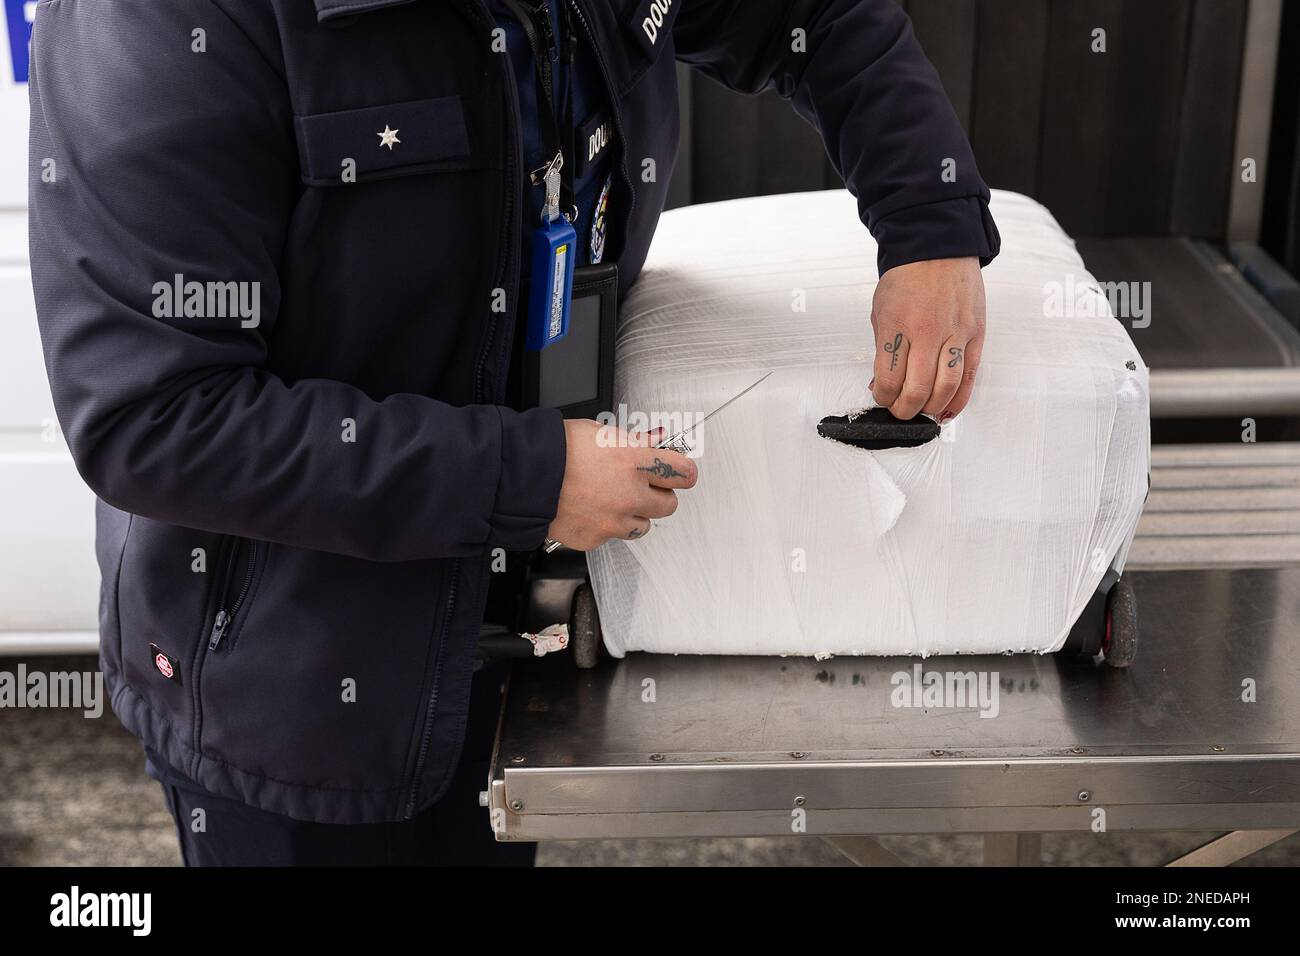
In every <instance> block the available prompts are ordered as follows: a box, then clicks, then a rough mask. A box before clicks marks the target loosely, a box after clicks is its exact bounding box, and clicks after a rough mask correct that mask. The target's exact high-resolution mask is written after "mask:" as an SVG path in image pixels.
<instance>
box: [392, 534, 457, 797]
mask: <svg viewBox="0 0 1300 956" xmlns="http://www.w3.org/2000/svg"><path fill="white" fill-rule="evenodd" d="M459 579H460V558H456V559H454V560H453V561H452V564H451V584H450V586H449V587H448V588H447V606H446V609H445V611H444V617H443V619H442V627H441V628H439V629H438V650H437V651H436V652H435V657H434V661H433V681H432V684H431V689H430V691H429V709H428V710H427V711H425V714H424V733H423V734H422V735H421V736H420V752H419V753H418V754H417V755H416V758H415V773H414V774H412V776H411V792H410V794H409V795H408V796H407V798H406V816H405V819H407V820H409V819H411V817H413V816H415V801H416V799H417V797H418V795H419V792H420V777H421V775H422V774H423V773H424V761H425V759H426V758H427V757H428V756H429V741H430V740H431V739H432V738H433V715H434V713H436V712H437V710H438V685H439V684H440V683H441V681H442V655H443V651H444V650H445V649H446V647H447V632H448V631H449V630H450V629H451V612H452V609H453V608H454V607H455V606H456V582H457V581H458V580H459Z"/></svg>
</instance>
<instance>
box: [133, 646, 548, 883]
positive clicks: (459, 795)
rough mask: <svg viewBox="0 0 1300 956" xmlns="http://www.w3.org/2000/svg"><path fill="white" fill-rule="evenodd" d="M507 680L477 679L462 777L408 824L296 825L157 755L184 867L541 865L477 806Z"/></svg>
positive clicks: (499, 673)
mask: <svg viewBox="0 0 1300 956" xmlns="http://www.w3.org/2000/svg"><path fill="white" fill-rule="evenodd" d="M503 678H504V673H503V670H502V668H500V667H488V668H484V669H483V670H480V671H479V672H478V673H477V674H475V675H474V683H473V690H472V692H471V696H470V709H469V721H468V724H467V726H466V729H465V747H464V749H463V750H462V752H461V756H460V763H459V764H458V765H457V768H456V773H455V776H454V777H453V778H452V781H451V784H450V786H449V787H448V788H447V792H446V793H445V794H443V796H442V799H440V800H439V801H438V802H437V803H435V804H434V805H433V806H431V807H428V808H426V809H425V810H423V811H421V812H420V813H418V814H416V815H415V816H414V817H412V818H411V819H410V820H405V821H402V822H400V823H363V824H333V823H307V822H304V821H301V820H293V819H291V818H289V817H285V816H281V815H280V814H278V813H268V812H267V811H265V810H259V809H257V808H256V807H250V806H248V805H246V804H244V803H241V802H239V801H238V800H230V799H228V798H226V797H219V796H217V795H216V794H213V793H210V792H208V791H207V790H204V789H203V788H202V787H200V786H199V785H198V784H196V783H194V782H193V781H192V780H189V779H188V778H186V777H184V776H182V775H180V774H178V773H177V772H176V771H175V770H174V769H172V768H171V767H169V766H166V765H165V764H163V762H162V761H161V760H160V759H159V758H158V757H157V756H156V755H154V754H148V770H149V775H150V776H152V777H154V778H155V779H157V780H158V781H159V782H160V783H161V784H162V788H163V793H164V795H165V796H166V798H167V809H168V810H170V811H171V814H172V816H173V817H174V818H175V820H176V833H177V835H178V836H179V838H180V844H181V859H182V860H183V861H184V863H185V865H186V866H532V865H533V858H534V856H535V855H536V853H537V845H536V844H534V843H498V842H496V839H495V838H494V836H493V834H492V829H491V825H490V821H489V819H488V810H487V808H485V807H480V806H479V802H478V795H479V791H481V790H485V789H486V788H487V785H488V772H489V763H490V761H491V757H492V742H493V739H494V737H495V735H496V721H497V715H498V712H499V710H500V706H501V683H502V680H503ZM199 809H201V810H202V811H203V813H202V814H199V815H196V814H195V813H194V811H195V810H199ZM199 820H201V821H202V828H201V829H200V830H199V832H195V827H196V824H197V821H199Z"/></svg>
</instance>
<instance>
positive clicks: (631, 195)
mask: <svg viewBox="0 0 1300 956" xmlns="http://www.w3.org/2000/svg"><path fill="white" fill-rule="evenodd" d="M564 2H565V3H567V5H568V6H569V8H570V9H571V10H572V11H573V14H574V16H575V17H577V19H578V23H579V24H581V26H582V32H583V33H585V34H586V35H587V43H588V44H589V45H590V46H591V52H592V54H593V55H594V56H595V57H596V65H597V66H598V67H600V76H601V79H603V80H604V81H605V94H606V95H607V96H608V97H609V111H610V114H611V115H612V116H613V117H614V129H615V130H616V131H617V132H618V143H619V151H618V152H619V156H618V168H619V170H620V171H621V172H622V173H623V183H624V184H625V185H626V186H627V197H628V200H627V215H626V216H625V217H624V220H623V234H622V239H623V243H624V245H626V244H627V233H628V230H629V229H630V228H631V226H632V213H633V211H634V210H635V209H636V189H635V187H633V185H632V177H631V176H630V175H628V171H627V145H628V144H627V136H626V134H625V133H624V131H623V118H622V116H620V115H619V112H618V96H617V95H616V93H615V91H614V84H613V83H611V82H610V80H609V68H608V67H607V66H606V65H605V56H604V54H602V53H601V51H600V44H598V43H597V42H596V35H595V34H594V33H593V32H592V30H591V26H590V25H589V24H588V23H587V16H586V14H584V13H583V12H582V7H580V6H579V5H578V0H564Z"/></svg>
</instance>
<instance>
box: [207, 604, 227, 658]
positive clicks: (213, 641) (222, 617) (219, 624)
mask: <svg viewBox="0 0 1300 956" xmlns="http://www.w3.org/2000/svg"><path fill="white" fill-rule="evenodd" d="M228 627H230V615H229V614H227V613H226V612H225V610H224V609H222V610H220V611H218V612H217V619H216V621H214V622H213V624H212V637H211V638H209V639H208V650H210V651H215V650H216V649H217V645H218V644H220V643H221V639H222V638H223V637H225V636H226V628H228Z"/></svg>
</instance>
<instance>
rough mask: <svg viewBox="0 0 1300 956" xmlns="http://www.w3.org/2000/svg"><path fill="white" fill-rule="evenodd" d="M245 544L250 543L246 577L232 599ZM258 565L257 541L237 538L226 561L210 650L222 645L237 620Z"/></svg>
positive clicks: (245, 568)
mask: <svg viewBox="0 0 1300 956" xmlns="http://www.w3.org/2000/svg"><path fill="white" fill-rule="evenodd" d="M245 544H247V545H248V560H247V561H246V562H245V567H244V577H243V580H242V581H241V582H240V585H239V590H238V591H237V592H235V595H234V597H233V599H232V598H231V596H230V593H229V592H230V585H231V583H232V582H233V581H234V580H235V569H236V568H237V567H238V566H239V565H238V560H239V556H240V553H241V552H243V551H244V545H245ZM256 566H257V542H256V541H247V542H246V541H245V540H244V539H243V538H236V539H235V546H234V547H233V548H231V550H230V559H229V560H228V561H227V562H226V574H225V577H224V580H223V582H222V588H221V603H220V605H218V607H217V616H216V619H215V620H213V622H212V633H211V635H210V636H209V637H208V650H209V651H215V650H216V649H217V648H218V647H219V646H220V645H221V642H222V640H223V639H224V638H225V636H226V633H227V632H228V631H229V630H230V625H231V624H232V623H233V622H234V620H235V615H236V614H238V613H239V609H240V608H241V607H243V606H244V598H246V597H248V589H249V588H250V587H252V584H253V569H254V568H255V567H256Z"/></svg>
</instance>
